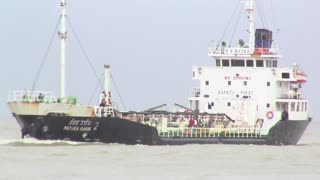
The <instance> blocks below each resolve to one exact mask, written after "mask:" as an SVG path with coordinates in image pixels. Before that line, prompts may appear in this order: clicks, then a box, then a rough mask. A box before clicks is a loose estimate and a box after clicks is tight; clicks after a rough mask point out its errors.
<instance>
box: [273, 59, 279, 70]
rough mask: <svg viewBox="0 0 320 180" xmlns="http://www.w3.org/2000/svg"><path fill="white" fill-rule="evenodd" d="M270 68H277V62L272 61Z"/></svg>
mask: <svg viewBox="0 0 320 180" xmlns="http://www.w3.org/2000/svg"><path fill="white" fill-rule="evenodd" d="M272 67H274V68H276V67H278V61H276V60H274V61H272Z"/></svg>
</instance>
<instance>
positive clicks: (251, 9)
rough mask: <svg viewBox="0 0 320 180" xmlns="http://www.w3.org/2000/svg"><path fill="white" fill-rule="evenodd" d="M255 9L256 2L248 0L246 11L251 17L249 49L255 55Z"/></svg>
mask: <svg viewBox="0 0 320 180" xmlns="http://www.w3.org/2000/svg"><path fill="white" fill-rule="evenodd" d="M254 7H255V0H248V1H247V2H246V8H245V9H246V11H247V12H248V14H249V16H248V18H249V49H250V52H251V53H252V54H253V52H254V49H255V47H254V46H255V19H254Z"/></svg>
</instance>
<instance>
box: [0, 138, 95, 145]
mask: <svg viewBox="0 0 320 180" xmlns="http://www.w3.org/2000/svg"><path fill="white" fill-rule="evenodd" d="M88 144H96V143H86V142H74V141H64V140H38V139H34V138H25V139H0V146H6V145H8V146H79V145H88Z"/></svg>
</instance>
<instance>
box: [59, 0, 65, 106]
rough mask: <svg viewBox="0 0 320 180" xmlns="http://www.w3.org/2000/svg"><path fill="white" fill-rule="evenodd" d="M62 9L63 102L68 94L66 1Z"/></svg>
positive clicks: (63, 1) (61, 81) (63, 2)
mask: <svg viewBox="0 0 320 180" xmlns="http://www.w3.org/2000/svg"><path fill="white" fill-rule="evenodd" d="M60 8H61V15H60V16H61V21H60V32H59V37H60V53H61V54H60V60H61V67H60V68H61V77H60V78H61V79H60V83H61V84H60V88H61V91H60V96H61V100H62V101H63V100H64V98H65V96H66V94H65V93H66V92H65V88H66V72H65V71H66V39H67V31H66V14H67V12H66V0H61V3H60Z"/></svg>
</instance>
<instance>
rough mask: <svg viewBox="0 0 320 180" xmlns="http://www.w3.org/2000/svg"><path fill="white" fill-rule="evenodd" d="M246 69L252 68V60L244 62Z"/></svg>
mask: <svg viewBox="0 0 320 180" xmlns="http://www.w3.org/2000/svg"><path fill="white" fill-rule="evenodd" d="M246 63H247V67H253V66H254V65H253V60H246Z"/></svg>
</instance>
